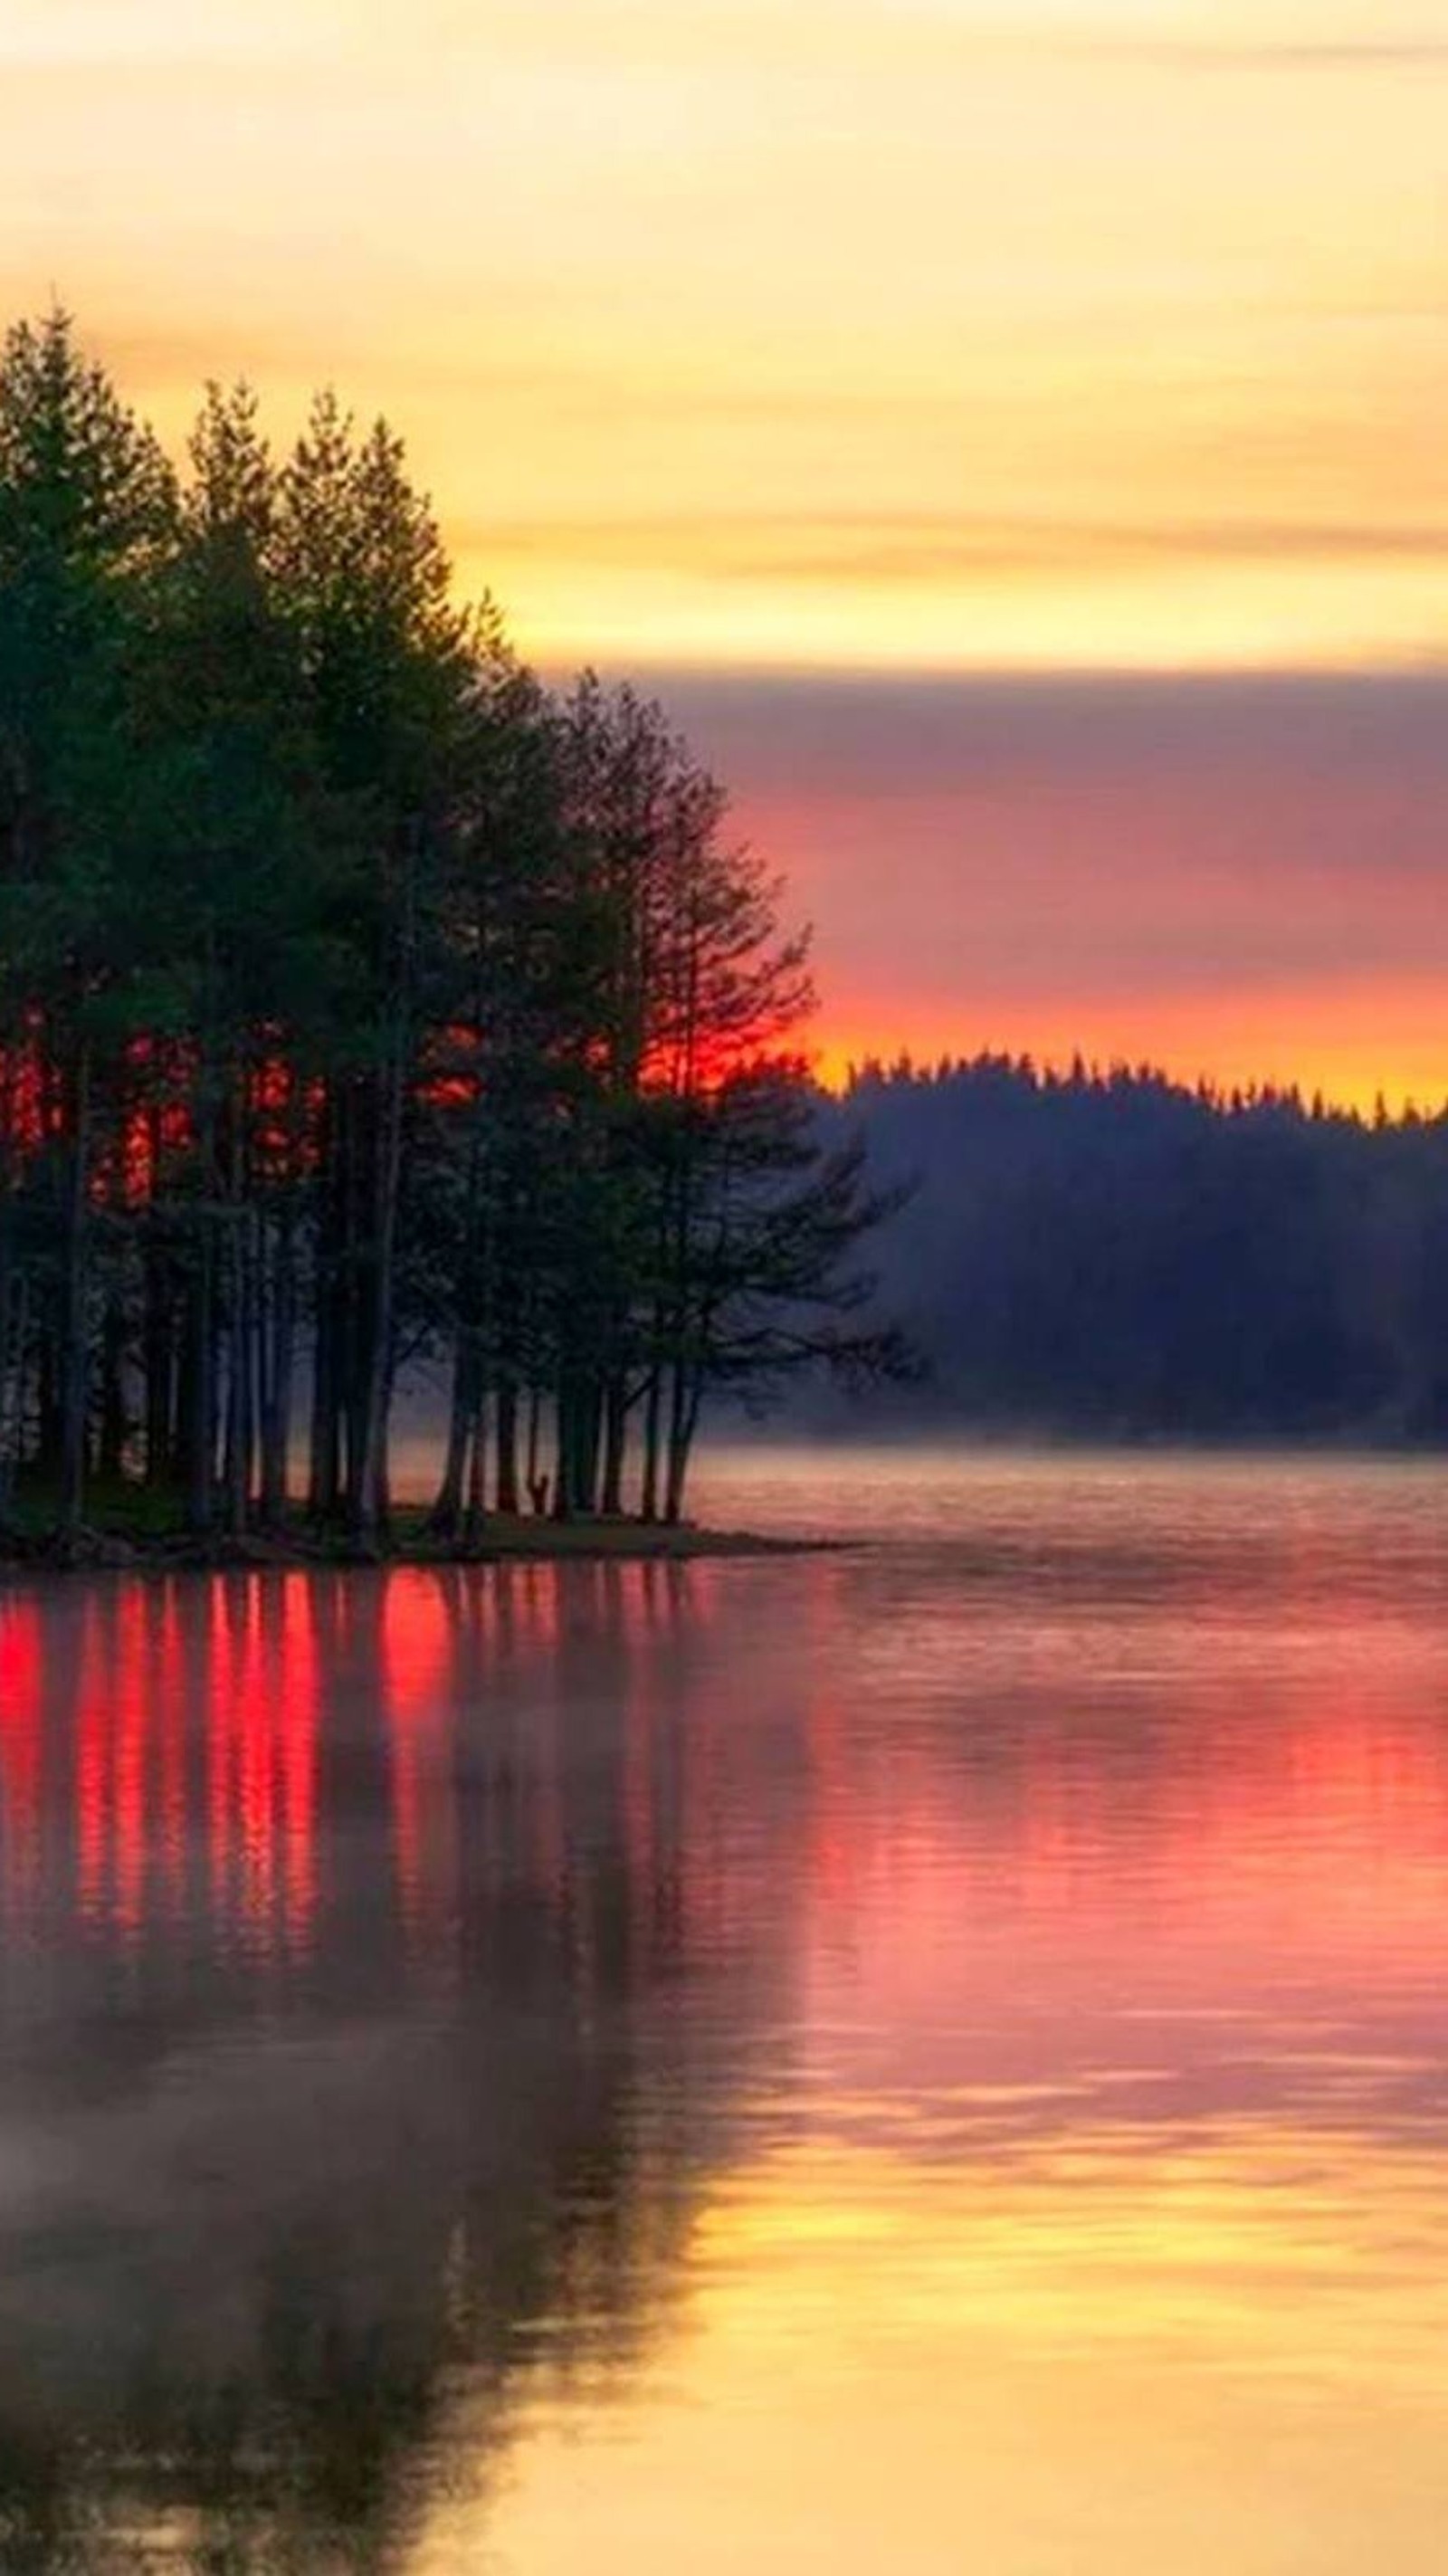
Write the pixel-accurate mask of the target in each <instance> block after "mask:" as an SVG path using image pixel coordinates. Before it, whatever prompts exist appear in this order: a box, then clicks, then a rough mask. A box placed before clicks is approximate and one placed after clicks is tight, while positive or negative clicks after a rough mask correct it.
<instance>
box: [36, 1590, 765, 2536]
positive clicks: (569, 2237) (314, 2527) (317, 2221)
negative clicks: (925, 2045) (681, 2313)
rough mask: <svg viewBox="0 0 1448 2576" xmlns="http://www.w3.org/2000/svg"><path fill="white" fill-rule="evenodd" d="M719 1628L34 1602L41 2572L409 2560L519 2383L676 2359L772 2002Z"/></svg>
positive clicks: (701, 1609)
mask: <svg viewBox="0 0 1448 2576" xmlns="http://www.w3.org/2000/svg"><path fill="white" fill-rule="evenodd" d="M715 1608H716V1605H715V1603H714V1600H713V1597H712V1589H711V1575H710V1571H709V1569H708V1568H707V1567H702V1566H696V1567H690V1568H679V1567H642V1566H640V1567H594V1568H590V1567H583V1566H580V1567H574V1568H567V1569H561V1568H559V1569H555V1568H546V1567H538V1568H517V1569H499V1570H497V1571H496V1572H494V1573H492V1574H490V1575H487V1576H483V1577H480V1576H479V1575H478V1574H476V1573H467V1572H463V1571H459V1570H439V1571H437V1572H435V1573H434V1572H430V1571H422V1570H413V1571H396V1572H393V1573H390V1574H382V1575H379V1576H377V1577H375V1578H373V1577H369V1576H358V1575H356V1574H349V1575H339V1576H332V1575H326V1574H323V1575H318V1576H311V1575H301V1574H284V1575H273V1574H256V1575H242V1576H234V1577H227V1578H224V1579H218V1580H216V1581H214V1582H193V1581H187V1580H185V1579H182V1580H178V1581H175V1582H167V1583H154V1584H153V1583H147V1582H136V1583H126V1582H120V1583H117V1584H115V1585H113V1586H91V1587H87V1588H85V1589H79V1588H69V1587H54V1588H50V1589H47V1590H44V1591H41V1592H35V1593H29V1594H23V1595H17V1596H16V1597H14V1598H12V1599H11V1600H9V1601H8V1602H7V1603H5V1604H4V1605H3V1606H0V1681H3V1703H0V1788H3V1801H4V1835H3V1845H0V1908H3V1919H4V1927H5V1935H6V1944H5V1964H4V1970H3V1983H0V2011H3V2024H4V2030H5V2035H6V2068H7V2073H6V2122H5V2139H6V2153H5V2175H4V2192H3V2203H0V2228H3V2263H0V2272H3V2282H0V2497H3V2504H0V2548H3V2563H4V2564H5V2566H6V2567H7V2568H13V2569H16V2570H20V2569H28V2568H32V2567H36V2568H39V2567H45V2568H50V2567H64V2566H71V2565H74V2566H76V2567H80V2568H85V2569H92V2568H95V2569H100V2568H110V2567H113V2566H114V2567H125V2566H128V2565H131V2564H142V2565H144V2564H148V2563H149V2562H150V2560H151V2557H152V2556H153V2555H154V2554H156V2553H158V2552H161V2551H164V2552H165V2553H166V2555H167V2561H168V2563H175V2562H176V2561H177V2560H179V2563H181V2564H183V2565H185V2564H187V2563H194V2564H195V2565H197V2566H205V2567H216V2568H222V2567H227V2566H231V2565H235V2566H265V2567H267V2568H268V2569H273V2568H274V2569H284V2568H288V2567H291V2566H297V2567H305V2568H307V2569H309V2570H310V2569H315V2568H318V2567H324V2566H327V2565H331V2564H335V2565H337V2566H346V2567H354V2566H355V2567H362V2566H369V2565H374V2564H375V2565H379V2566H380V2565H382V2564H385V2563H388V2562H390V2560H391V2559H392V2557H393V2556H394V2555H395V2553H396V2551H397V2550H398V2549H399V2548H400V2547H401V2546H402V2545H403V2543H404V2542H405V2537H406V2533H407V2531H408V2528H409V2525H410V2522H411V2520H412V2517H413V2516H414V2514H415V2513H416V2512H417V2511H418V2510H419V2509H420V2507H421V2505H422V2504H423V2502H424V2501H425V2500H426V2499H427V2498H428V2497H430V2496H432V2495H433V2494H435V2493H436V2492H437V2490H438V2488H439V2486H440V2485H442V2484H445V2483H446V2482H448V2481H453V2480H459V2479H462V2480H467V2481H470V2482H476V2481H479V2480H483V2479H485V2478H486V2476H487V2474H488V2465H489V2453H490V2451H491V2450H492V2449H495V2448H496V2445H497V2444H498V2443H501V2442H503V2441H504V2440H506V2437H507V2430H508V2418H509V2408H510V2390H511V2389H512V2388H513V2387H514V2385H515V2383H516V2382H517V2381H518V2380H519V2378H520V2375H526V2374H530V2373H534V2372H536V2371H538V2370H540V2369H545V2368H546V2369H547V2370H548V2371H549V2372H550V2373H553V2374H571V2375H577V2376H587V2377H590V2378H593V2379H602V2380H604V2381H607V2379H608V2377H609V2375H610V2374H612V2373H614V2372H615V2371H616V2370H617V2369H618V2367H619V2366H620V2364H621V2363H622V2362H624V2361H626V2360H627V2358H628V2357H629V2355H630V2353H631V2352H633V2351H635V2350H636V2349H637V2347H638V2345H639V2341H640V2339H641V2338H646V2337H647V2335H648V2333H649V2330H650V2321H651V2319H652V2318H653V2317H654V2316H655V2315H656V2313H657V2312H658V2310H659V2309H660V2307H661V2305H662V2304H664V2303H666V2302H667V2300H668V2297H669V2295H670V2288H669V2285H670V2272H671V2261H672V2258H673V2256H674V2254H675V2252H676V2249H677V2245H678V2241H679V2238H680V2234H681V2231H682V2230H683V2229H684V2227H685V2226H686V2224H687V2221H688V2217H689V2213H690V2209H691V2206H692V2205H693V2202H694V2199H695V2196H696V2184H697V2179H698V2177H700V2175H701V2174H702V2172H703V2171H704V2169H705V2168H707V2167H708V2166H709V2164H710V2162H711V2160H712V2159H713V2158H715V2157H716V2156H717V2155H718V2153H719V2152H720V2148H721V2144H722V2138H723V2134H724V2131H725V2130H726V2128H727V2124H728V2120H729V2116H730V2114H729V2103H730V2093H731V2085H732V2083H733V2082H734V2080H735V2078H736V2077H737V2075H738V2073H739V2071H740V2069H741V2067H742V2064H743V2062H744V2056H745V2054H746V2053H747V2051H746V2040H747V2031H748V2028H749V2024H750V2021H751V1996H753V1997H754V1998H755V2000H756V2002H757V1998H758V1989H759V1986H760V1981H761V1979H762V1978H763V1977H764V1976H765V1975H766V1973H773V1972H774V1971H773V1968H772V1966H771V1962H770V1956H769V1954H770V1951H771V1947H772V1944H771V1941H770V1939H769V1938H768V1936H767V1923H768V1918H767V1914H766V1915H761V1913H760V1910H759V1908H758V1907H757V1906H755V1905H753V1904H752V1903H751V1902H750V1899H749V1888H750V1886H751V1885H753V1886H757V1885H758V1884H759V1883H760V1881H761V1875H764V1876H770V1875H773V1876H775V1878H776V1881H777V1880H778V1878H779V1877H780V1876H782V1874H783V1873H782V1872H773V1871H769V1870H765V1869H764V1863H765V1860H766V1854H765V1852H764V1850H763V1848H762V1847H761V1849H760V1851H759V1852H757V1853H756V1854H755V1855H754V1858H753V1861H752V1862H751V1865H750V1867H749V1868H747V1869H746V1870H745V1871H744V1873H743V1874H742V1876H741V1875H740V1874H738V1873H734V1874H731V1873H730V1872H729V1871H728V1870H725V1869H724V1868H722V1867H721V1866H720V1865H719V1861H720V1854H719V1852H718V1850H717V1848H716V1846H715V1843H714V1841H713V1839H712V1837H711V1830H710V1823H709V1814H710V1780H709V1774H710V1768H711V1765H712V1764H714V1763H715V1762H716V1761H717V1760H719V1759H720V1758H721V1756H720V1748H719V1742H718V1736H719V1731H720V1729H722V1728H725V1727H728V1728H729V1729H731V1731H733V1730H736V1729H737V1727H738V1725H739V1722H740V1720H739V1697H740V1691H741V1686H742V1687H743V1690H744V1693H745V1696H746V1699H747V1694H748V1658H747V1656H741V1654H740V1653H739V1651H738V1650H737V1641H735V1650H734V1651H732V1652H731V1655H730V1658H729V1662H728V1665H727V1667H726V1665H725V1662H724V1660H723V1658H722V1656H721V1655H720V1654H719V1652H718V1643H719V1641H718V1638H717V1635H716V1629H717V1619H716V1617H715ZM685 1697H686V1698H687V1700H688V1705H689V1723H688V1725H687V1726H680V1725H678V1724H677V1723H675V1722H674V1712H675V1711H676V1710H677V1708H678V1706H679V1705H680V1703H681V1700H682V1699H683V1698H685ZM785 1770H786V1776H785V1777H784V1778H783V1779H782V1780H781V1781H778V1782H776V1783H774V1785H773V1788H772V1790H771V1795H770V1797H769V1798H768V1800H767V1801H763V1802H761V1807H760V1821H761V1832H762V1833H763V1834H764V1835H765V1836H766V1839H769V1838H772V1837H774V1836H779V1837H783V1838H787V1836H788V1831H789V1820H790V1815H791V1810H792V1808H793V1806H794V1805H795V1803H796V1801H795V1798H794V1796H793V1794H792V1792H791V1788H790V1783H789V1779H788V1776H787V1772H788V1766H787V1765H786V1766H785ZM686 1817H688V1818H690V1820H691V1821H690V1830H689V1832H688V1833H687V1834H686V1832H685V1819H686ZM680 1980H686V1981H689V1983H690V1984H691V1986H692V1987H694V1988H695V1989H697V1987H698V1986H699V1984H700V1982H701V1981H707V1982H708V1984H709V1987H710V1999H709V2009H708V2010H707V2011H700V2010H698V2009H694V2010H690V2011H687V2012H685V2011H679V2010H673V2009H670V1998H671V1995H674V1994H676V1993H677V1990H678V1986H679V1981H680ZM464 2397H465V2399H466V2406H465V2414H466V2423H467V2428H468V2430H467V2449H466V2454H465V2456H464V2455H459V2454H458V2453H457V2452H456V2451H455V2450H454V2448H453V2447H452V2445H451V2444H450V2439H449V2425H450V2422H451V2420H452V2419H453V2416H454V2414H455V2413H456V2414H457V2415H458V2416H459V2418H460V2417H461V2415H462V2413H463V2411H464V2410H463V2408H462V2405H461V2403H460V2402H458V2403H456V2404H455V2401H461V2400H462V2399H463V2398H464ZM480 2428H481V2438H480Z"/></svg>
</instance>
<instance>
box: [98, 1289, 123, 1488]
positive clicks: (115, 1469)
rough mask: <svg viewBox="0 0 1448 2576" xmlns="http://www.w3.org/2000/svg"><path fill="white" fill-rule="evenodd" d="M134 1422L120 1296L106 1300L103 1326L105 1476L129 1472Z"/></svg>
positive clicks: (113, 1479)
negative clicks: (128, 1408)
mask: <svg viewBox="0 0 1448 2576" xmlns="http://www.w3.org/2000/svg"><path fill="white" fill-rule="evenodd" d="M129 1434H130V1423H129V1421H128V1419H127V1415H126V1317H125V1310H124V1308H123V1307H122V1305H121V1303H120V1300H119V1298H117V1297H114V1296H112V1297H108V1298H107V1300H106V1311H105V1321H104V1324H103V1326H102V1329H101V1429H100V1452H99V1459H98V1464H99V1467H100V1472H101V1477H102V1480H103V1481H104V1482H105V1483H107V1484H113V1485H114V1484H119V1482H120V1480H121V1477H122V1476H123V1475H124V1473H125V1466H126V1442H127V1439H128V1437H129Z"/></svg>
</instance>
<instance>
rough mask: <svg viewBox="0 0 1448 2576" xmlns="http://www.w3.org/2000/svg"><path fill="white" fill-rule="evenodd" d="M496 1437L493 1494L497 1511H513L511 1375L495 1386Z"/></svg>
mask: <svg viewBox="0 0 1448 2576" xmlns="http://www.w3.org/2000/svg"><path fill="white" fill-rule="evenodd" d="M495 1413H496V1434H495V1436H496V1439H497V1444H498V1467H497V1487H496V1491H497V1496H498V1509H499V1511H500V1512H508V1513H513V1514H516V1512H517V1509H518V1390H517V1387H516V1386H515V1385H514V1383H513V1380H512V1378H511V1377H509V1378H505V1379H504V1381H503V1383H502V1384H501V1386H500V1387H499V1388H498V1394H497V1404H496V1407H495Z"/></svg>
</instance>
